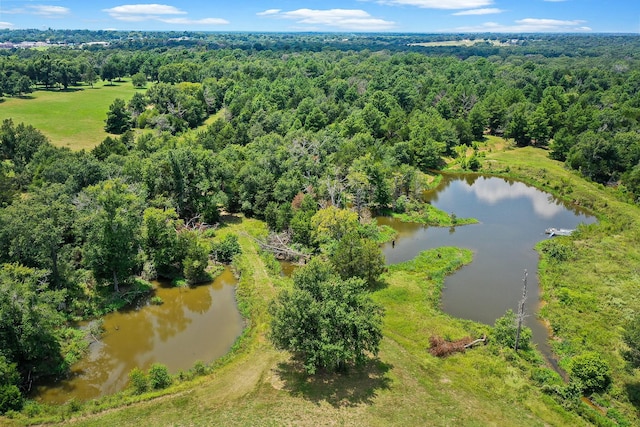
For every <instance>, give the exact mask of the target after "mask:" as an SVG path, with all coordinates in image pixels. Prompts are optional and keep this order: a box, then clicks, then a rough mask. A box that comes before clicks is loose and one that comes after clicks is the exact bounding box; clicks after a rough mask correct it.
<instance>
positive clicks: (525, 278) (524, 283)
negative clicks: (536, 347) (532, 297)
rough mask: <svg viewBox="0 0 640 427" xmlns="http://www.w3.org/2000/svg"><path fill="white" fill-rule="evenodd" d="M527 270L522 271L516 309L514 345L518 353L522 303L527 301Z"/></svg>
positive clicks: (523, 314)
mask: <svg viewBox="0 0 640 427" xmlns="http://www.w3.org/2000/svg"><path fill="white" fill-rule="evenodd" d="M527 274H528V273H527V270H524V277H523V278H522V283H523V285H522V299H521V300H520V306H519V307H518V330H517V331H516V345H515V348H514V349H515V351H518V346H519V345H520V331H522V322H523V321H524V317H525V313H524V302H525V301H526V300H527Z"/></svg>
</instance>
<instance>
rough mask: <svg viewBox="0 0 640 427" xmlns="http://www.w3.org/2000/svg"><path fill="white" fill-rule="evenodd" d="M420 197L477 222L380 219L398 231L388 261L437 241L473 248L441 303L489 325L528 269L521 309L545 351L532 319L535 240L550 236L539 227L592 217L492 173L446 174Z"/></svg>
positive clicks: (542, 333)
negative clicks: (451, 224)
mask: <svg viewBox="0 0 640 427" xmlns="http://www.w3.org/2000/svg"><path fill="white" fill-rule="evenodd" d="M425 198H426V201H428V202H430V203H431V204H433V205H434V206H436V207H437V208H439V209H442V210H444V211H445V212H449V213H455V214H456V215H457V216H458V217H460V218H462V217H465V218H466V217H473V218H476V219H477V220H478V221H479V222H480V223H479V224H474V225H466V226H460V227H456V228H441V227H426V226H421V225H418V224H410V223H402V222H400V221H396V220H393V219H391V218H378V223H379V224H387V225H390V226H392V227H393V228H395V229H396V230H397V231H398V232H399V235H398V237H397V239H396V241H395V246H393V245H392V244H391V243H389V244H386V245H385V246H384V248H383V250H384V254H385V256H386V258H387V263H389V264H395V263H398V262H402V261H406V260H409V259H412V258H414V257H415V256H416V255H417V254H418V253H419V252H421V251H423V250H425V249H429V248H434V247H439V246H457V247H462V248H468V249H471V250H472V251H473V253H474V254H473V262H472V263H471V264H469V265H467V266H465V267H463V268H462V269H460V270H459V271H457V272H456V273H454V274H453V275H451V276H449V277H448V278H447V279H446V281H445V286H444V289H443V294H442V309H443V310H444V311H445V312H446V313H449V314H451V315H452V316H455V317H459V318H463V319H471V320H475V321H478V322H482V323H486V324H489V325H493V324H494V322H495V320H496V319H497V318H498V317H500V316H502V315H503V314H504V313H505V311H506V310H507V309H512V310H513V311H514V312H517V307H518V302H519V301H520V299H521V298H522V285H523V275H524V271H525V270H527V271H528V273H529V274H528V279H527V300H526V305H525V307H526V313H527V314H528V315H529V316H528V317H527V318H526V320H525V323H526V324H527V326H529V327H531V329H532V331H533V339H534V341H535V343H536V344H537V346H538V349H539V350H541V351H542V353H543V354H545V355H546V356H547V357H549V356H550V354H551V352H550V350H549V347H548V344H547V340H548V331H547V329H546V327H545V325H544V324H543V323H542V322H540V321H539V319H538V318H537V317H536V313H537V311H538V308H539V307H538V305H539V288H538V280H537V275H536V272H537V268H538V253H537V252H536V251H535V250H534V246H535V245H536V243H537V242H539V241H540V240H542V239H546V238H548V237H547V236H546V235H545V234H544V231H545V229H547V228H549V227H555V228H566V229H574V228H576V227H577V226H578V224H580V223H585V224H588V223H593V222H595V220H596V219H595V218H594V217H592V216H589V215H588V214H587V213H586V212H584V211H582V210H580V209H578V208H576V207H573V206H567V205H565V204H563V203H561V202H560V201H558V200H556V199H554V198H553V197H552V196H551V195H549V194H547V193H544V192H542V191H540V190H537V189H536V188H533V187H529V186H527V185H526V184H523V183H520V182H514V181H509V180H505V179H503V178H496V177H483V176H476V175H445V176H444V178H443V180H442V182H441V184H440V185H439V186H438V187H437V188H436V189H435V190H433V191H430V192H428V193H426V195H425Z"/></svg>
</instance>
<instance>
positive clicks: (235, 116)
mask: <svg viewBox="0 0 640 427" xmlns="http://www.w3.org/2000/svg"><path fill="white" fill-rule="evenodd" d="M444 37H445V36H443V35H438V36H420V35H357V36H354V35H349V36H348V37H347V36H345V37H342V36H340V37H338V36H336V35H322V34H309V35H305V34H295V35H291V34H280V35H278V34H230V35H222V34H202V33H171V34H158V33H149V34H146V33H137V34H131V33H118V32H106V31H105V32H81V31H77V32H60V31H53V30H49V31H43V32H39V31H9V32H6V31H0V40H3V41H12V42H20V41H24V40H48V41H50V42H51V43H64V44H65V45H64V46H53V45H52V46H51V47H49V48H47V49H45V50H30V49H7V50H1V51H0V92H1V93H0V95H3V96H6V97H21V96H25V95H28V94H29V93H31V92H33V91H35V90H48V91H58V90H60V91H64V90H67V89H69V88H73V87H76V88H77V87H82V86H85V87H86V86H91V85H93V84H95V83H96V82H97V81H98V79H102V80H104V81H107V82H117V81H118V80H121V79H124V78H126V79H130V80H131V82H132V83H133V84H134V85H135V86H136V87H139V88H141V90H140V91H138V92H136V93H135V95H134V96H133V97H132V98H131V99H116V100H115V101H114V102H113V104H112V105H111V106H110V108H109V110H108V111H105V130H106V131H107V132H108V133H109V134H111V135H110V136H108V137H106V138H105V139H104V141H103V142H102V143H101V144H99V145H98V146H96V147H95V148H93V149H92V150H90V151H73V150H70V149H68V148H59V147H56V146H55V145H54V144H52V142H51V141H48V140H47V139H46V138H45V137H44V136H43V134H42V133H41V132H39V130H38V129H35V128H33V127H32V126H30V125H29V123H14V122H13V121H12V120H5V121H4V122H3V123H2V125H1V127H0V161H1V163H0V207H1V208H2V209H1V210H0V263H2V268H1V269H0V287H1V288H0V289H1V292H0V298H1V299H2V300H1V301H0V325H1V327H2V332H0V343H1V345H0V371H2V372H3V375H2V378H3V380H2V381H3V382H2V383H1V384H0V387H2V388H1V390H2V392H1V396H0V397H2V401H1V402H2V404H3V405H4V406H3V407H0V409H1V410H3V411H4V410H8V409H18V408H19V407H20V406H21V405H22V397H21V394H22V393H24V392H26V391H27V390H28V388H29V387H30V385H31V382H32V381H33V380H37V379H38V378H41V377H56V376H61V375H64V373H65V372H66V371H67V370H68V368H69V366H70V364H72V363H73V362H74V361H75V360H77V359H78V358H79V357H81V355H82V352H83V345H82V343H81V342H82V336H81V334H80V332H78V331H77V330H76V329H73V328H72V327H71V326H70V325H71V323H70V322H71V321H72V320H78V319H87V318H93V317H96V316H100V315H102V314H104V313H105V312H108V311H110V310H114V309H118V308H120V307H122V306H123V305H126V304H128V303H130V302H131V301H132V300H133V299H135V298H136V297H137V296H139V295H140V294H143V293H145V292H146V291H148V290H149V284H148V282H147V280H149V279H152V278H156V277H161V278H167V279H178V280H180V279H184V280H186V281H188V282H191V283H196V282H198V281H202V280H206V279H207V278H208V277H210V276H208V274H209V273H208V270H207V267H208V264H209V260H210V258H212V259H215V260H216V261H219V262H229V261H230V260H231V259H232V257H233V255H234V253H237V251H238V248H237V241H236V240H234V239H233V238H229V239H226V240H222V241H214V243H212V241H211V239H210V238H211V237H212V236H213V235H214V234H215V232H214V227H213V226H214V225H215V224H217V223H218V222H220V221H221V217H222V216H223V215H227V214H229V213H242V214H244V215H245V216H247V217H255V218H258V219H261V220H264V221H265V222H266V223H267V224H268V226H269V228H270V229H271V230H272V231H273V232H274V233H281V234H282V235H286V238H287V239H290V240H289V241H288V243H289V244H290V248H291V253H294V254H297V255H298V256H302V257H305V258H306V257H308V256H311V255H314V254H324V255H326V256H327V259H328V260H329V261H330V263H331V264H332V265H333V268H334V269H335V271H334V273H331V274H333V275H334V276H340V279H339V280H343V281H344V283H346V285H345V287H346V286H347V285H349V283H351V282H349V280H352V279H350V278H352V277H354V276H355V277H358V278H359V279H358V280H361V283H360V282H359V283H358V284H356V285H353V286H355V287H358V288H367V287H371V286H373V285H374V284H375V281H376V279H377V277H378V276H379V275H380V273H381V272H382V264H383V262H384V261H383V260H382V259H381V258H380V253H379V249H378V248H377V246H376V245H375V244H371V242H374V241H381V240H382V239H384V236H381V231H380V230H379V229H378V228H377V227H376V226H375V224H373V223H372V222H371V221H370V219H371V217H372V216H374V215H376V214H380V213H389V212H396V213H404V212H411V211H415V210H419V209H422V208H423V206H422V202H421V199H420V194H421V191H422V190H424V189H425V188H426V185H427V184H426V183H427V177H428V174H430V173H432V172H434V171H437V170H440V169H443V168H445V167H451V166H452V165H454V166H455V167H457V168H459V169H462V170H468V171H474V170H478V169H479V168H480V156H482V153H481V151H480V147H481V146H482V144H483V141H485V139H486V138H487V137H490V136H501V137H504V138H506V139H508V140H510V141H513V143H514V145H515V146H517V147H525V146H534V147H537V148H541V149H545V150H548V156H549V157H551V158H552V159H555V160H559V161H562V162H564V163H565V165H566V166H567V167H568V168H572V169H574V170H577V171H579V172H580V173H581V174H582V175H583V176H584V177H585V178H586V179H588V180H591V181H594V182H596V183H600V184H604V185H608V186H612V187H615V188H616V190H615V191H616V194H617V195H618V197H619V198H620V199H621V200H624V201H625V202H627V203H629V204H634V203H637V202H638V201H640V71H638V70H640V49H639V46H640V41H639V39H638V38H637V37H632V36H571V35H566V36H540V35H535V36H534V35H527V36H518V35H513V36H507V37H505V36H500V37H497V36H486V35H484V36H480V35H478V36H474V37H473V38H478V39H480V38H482V40H483V41H482V42H480V43H477V44H475V45H472V46H440V47H438V46H415V45H413V44H414V43H426V42H437V41H439V40H441V39H442V38H444ZM452 38H454V39H456V38H458V39H462V38H463V36H449V37H448V39H449V40H450V39H452ZM464 38H469V36H464ZM491 40H496V41H498V42H500V43H502V44H500V43H498V44H494V43H490V41H491ZM510 40H515V42H514V43H513V44H511V45H509V44H507V42H508V41H510ZM93 41H108V42H110V44H109V45H86V46H84V47H80V45H81V44H82V43H89V42H93ZM205 122H206V123H205ZM349 248H356V249H357V251H356V252H357V254H355V255H354V254H353V253H352V252H353V251H352V250H347V249H349ZM331 274H329V273H327V277H329V276H331ZM331 277H333V276H331ZM341 283H342V282H341ZM349 286H350V285H349ZM350 292H351V291H350ZM282 304H283V305H286V303H284V302H283V303H282ZM284 322H285V323H286V320H284ZM61 325H63V326H61ZM374 329H375V328H374ZM378 334H379V333H378ZM378 339H379V338H378ZM630 342H633V337H631V338H630ZM283 347H286V346H284V345H283ZM321 366H323V365H321ZM313 370H314V369H310V371H313ZM598 386H599V385H598Z"/></svg>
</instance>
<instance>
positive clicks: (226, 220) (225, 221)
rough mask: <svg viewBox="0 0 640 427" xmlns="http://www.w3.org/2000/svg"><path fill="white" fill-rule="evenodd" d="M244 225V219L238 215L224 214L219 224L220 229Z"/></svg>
mask: <svg viewBox="0 0 640 427" xmlns="http://www.w3.org/2000/svg"><path fill="white" fill-rule="evenodd" d="M240 223H242V218H241V217H239V216H238V215H234V214H222V215H220V220H219V222H218V228H224V227H227V226H229V225H231V224H240Z"/></svg>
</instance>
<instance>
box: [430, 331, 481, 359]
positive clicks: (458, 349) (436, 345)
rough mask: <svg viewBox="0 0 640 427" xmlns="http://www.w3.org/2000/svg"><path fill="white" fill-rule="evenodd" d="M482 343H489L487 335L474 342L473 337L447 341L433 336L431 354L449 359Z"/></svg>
mask: <svg viewBox="0 0 640 427" xmlns="http://www.w3.org/2000/svg"><path fill="white" fill-rule="evenodd" d="M480 343H483V344H486V343H487V336H486V335H484V336H483V337H482V338H480V339H477V340H474V339H473V338H471V337H464V338H462V339H459V340H457V341H447V340H445V339H444V338H442V337H440V336H438V335H433V336H432V337H431V338H429V344H430V345H431V347H430V348H429V353H431V354H432V355H433V356H436V357H447V356H449V355H450V354H453V353H463V352H464V351H465V350H466V349H468V348H471V347H473V346H475V345H478V344H480Z"/></svg>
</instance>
